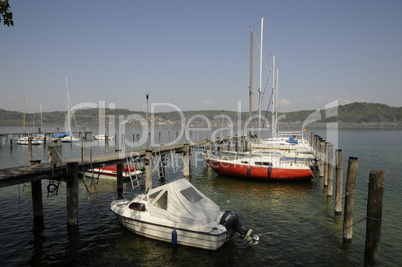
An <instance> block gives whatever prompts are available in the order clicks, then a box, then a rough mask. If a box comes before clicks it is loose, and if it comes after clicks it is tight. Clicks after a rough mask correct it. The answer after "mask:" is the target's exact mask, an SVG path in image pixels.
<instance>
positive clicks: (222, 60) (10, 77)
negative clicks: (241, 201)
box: [0, 0, 402, 112]
mask: <svg viewBox="0 0 402 267" xmlns="http://www.w3.org/2000/svg"><path fill="white" fill-rule="evenodd" d="M10 5H11V11H12V12H13V15H14V24H15V26H14V27H6V26H3V25H1V26H0V48H1V49H0V92H1V98H0V99H1V100H0V108H1V109H6V110H17V111H22V110H23V96H24V95H25V98H26V111H27V112H37V111H39V106H40V104H42V106H43V110H44V111H55V110H67V104H66V90H65V77H67V78H68V86H69V92H70V96H71V101H72V104H73V105H75V104H79V103H85V102H91V103H98V101H99V100H104V101H105V103H106V106H108V105H109V104H114V105H115V106H116V108H127V109H130V110H141V111H144V110H145V109H146V100H145V92H147V91H148V92H149V94H150V102H152V103H170V104H172V105H176V106H177V107H178V108H180V109H182V110H203V109H214V110H237V108H238V101H241V109H242V111H247V110H248V84H249V38H250V37H249V36H250V34H249V32H250V30H252V29H253V30H254V31H255V42H254V53H255V58H254V75H253V76H254V78H253V81H254V92H255V95H254V99H253V101H254V104H253V106H254V109H256V108H257V100H258V99H257V98H258V93H257V90H258V84H259V75H258V74H259V70H258V68H259V55H258V53H259V51H258V46H257V42H259V40H260V20H261V17H262V16H264V17H265V24H264V27H265V31H264V32H265V35H264V49H263V51H264V61H265V63H264V65H266V68H265V67H264V72H263V74H264V75H263V84H264V86H265V84H268V87H267V88H266V93H265V95H264V100H263V102H264V106H263V109H264V110H265V109H266V108H267V105H268V102H269V94H270V90H271V81H270V80H269V79H270V77H269V75H270V68H271V64H272V55H273V54H276V61H277V67H278V68H279V88H280V89H279V90H280V92H279V99H280V103H281V104H280V108H281V110H282V111H293V110H301V109H309V110H313V109H317V108H322V107H324V106H325V105H326V104H328V103H330V102H331V101H334V100H338V101H339V104H345V103H349V102H355V101H365V102H375V103H384V104H388V105H391V106H398V107H400V106H402V29H401V28H402V15H401V14H402V1H400V0H394V1H393V0H385V1H371V0H369V1H349V0H348V1H344V0H336V1H335V0H334V1H329V0H297V1H296V0H294V1H293V0H281V1H279V0H277V1H273V0H272V1H271V0H250V1H246V0H243V1H240V0H226V1H224V0H222V1H219V0H214V1H208V0H202V1H196V0H193V1H191V0H187V1H185V0H182V1H176V0H163V1H162V0H161V1H152V0H147V1H139V0H116V1H104V0H85V1H78V0H69V1H54V0H46V1H44V0H37V1H28V0H18V1H16V0H10Z"/></svg>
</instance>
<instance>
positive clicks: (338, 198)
mask: <svg viewBox="0 0 402 267" xmlns="http://www.w3.org/2000/svg"><path fill="white" fill-rule="evenodd" d="M335 184H336V188H335V214H336V215H339V214H340V213H341V212H342V192H343V190H342V186H343V156H342V149H337V150H336V182H335Z"/></svg>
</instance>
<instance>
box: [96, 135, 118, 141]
mask: <svg viewBox="0 0 402 267" xmlns="http://www.w3.org/2000/svg"><path fill="white" fill-rule="evenodd" d="M94 138H95V140H106V138H107V139H108V140H113V139H114V136H109V135H105V134H95V135H94Z"/></svg>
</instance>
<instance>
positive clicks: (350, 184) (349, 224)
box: [343, 157, 359, 243]
mask: <svg viewBox="0 0 402 267" xmlns="http://www.w3.org/2000/svg"><path fill="white" fill-rule="evenodd" d="M358 164H359V163H358V159H357V158H355V157H349V161H348V173H347V178H346V190H345V193H346V197H345V214H344V219H343V242H344V243H347V242H351V241H352V237H353V208H354V203H355V194H356V177H357V169H358Z"/></svg>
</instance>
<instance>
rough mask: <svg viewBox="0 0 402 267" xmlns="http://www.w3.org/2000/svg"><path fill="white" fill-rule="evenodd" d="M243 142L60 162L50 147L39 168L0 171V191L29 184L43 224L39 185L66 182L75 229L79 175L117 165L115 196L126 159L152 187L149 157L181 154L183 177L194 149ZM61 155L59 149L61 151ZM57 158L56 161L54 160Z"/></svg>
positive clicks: (37, 164) (36, 165)
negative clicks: (143, 173) (134, 161)
mask: <svg viewBox="0 0 402 267" xmlns="http://www.w3.org/2000/svg"><path fill="white" fill-rule="evenodd" d="M241 140H245V136H239V137H238V136H235V137H227V138H218V139H216V140H204V141H197V142H191V143H184V144H175V145H169V146H159V147H154V148H152V149H142V150H137V151H131V152H122V151H117V152H115V153H110V154H104V155H98V156H91V157H81V158H76V159H68V160H61V155H57V154H58V149H57V148H58V147H59V148H61V145H55V146H49V158H48V163H43V164H41V163H40V161H31V165H29V166H21V167H12V168H7V169H2V170H0V188H3V187H7V186H12V185H17V184H23V183H29V182H30V183H31V186H32V203H33V214H34V221H43V206H42V185H41V180H43V179H53V180H57V179H63V180H64V179H65V181H66V183H67V217H68V218H67V219H68V225H69V226H76V225H78V172H79V171H82V172H85V171H87V170H89V169H92V168H96V167H100V166H104V165H112V164H117V193H118V195H121V194H122V193H123V178H122V170H123V168H122V166H123V163H125V162H126V161H127V158H134V159H135V158H138V159H140V160H142V162H143V163H144V165H145V166H146V181H145V188H146V189H149V188H150V187H152V168H151V166H152V157H153V156H156V155H161V154H164V153H171V152H174V153H181V154H182V155H183V163H184V164H183V165H184V166H183V176H184V177H189V175H190V166H189V165H190V160H189V157H190V151H191V149H194V148H197V147H205V146H210V145H211V143H225V142H239V141H241ZM60 153H61V149H60ZM57 158H58V159H57Z"/></svg>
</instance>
